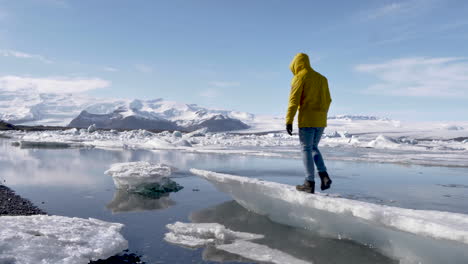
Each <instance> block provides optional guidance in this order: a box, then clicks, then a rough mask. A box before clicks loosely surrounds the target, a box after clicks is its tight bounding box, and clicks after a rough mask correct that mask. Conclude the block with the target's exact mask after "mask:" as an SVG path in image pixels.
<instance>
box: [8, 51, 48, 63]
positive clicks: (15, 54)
mask: <svg viewBox="0 0 468 264" xmlns="http://www.w3.org/2000/svg"><path fill="white" fill-rule="evenodd" d="M0 56H3V57H15V58H20V59H35V60H39V61H42V62H44V63H52V62H53V61H51V60H49V59H46V58H45V57H44V56H41V55H37V54H29V53H26V52H21V51H16V50H3V49H2V50H0Z"/></svg>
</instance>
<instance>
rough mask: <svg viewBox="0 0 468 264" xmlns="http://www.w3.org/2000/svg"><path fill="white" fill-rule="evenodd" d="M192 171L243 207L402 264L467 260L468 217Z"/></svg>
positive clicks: (238, 177) (256, 180)
mask: <svg viewBox="0 0 468 264" xmlns="http://www.w3.org/2000/svg"><path fill="white" fill-rule="evenodd" d="M191 172H192V173H194V174H196V175H199V176H201V177H203V178H205V179H207V180H208V181H210V182H211V183H213V184H214V185H215V186H216V187H217V188H218V189H219V190H221V191H223V192H226V193H228V194H229V195H231V196H232V197H233V198H234V199H235V200H236V201H237V202H238V203H239V204H241V205H242V206H243V207H245V208H246V209H248V210H251V211H253V212H256V213H258V214H261V215H266V216H268V218H270V219H271V220H273V221H275V222H278V223H282V224H286V225H291V226H295V227H301V228H305V229H310V230H314V231H315V232H318V233H320V234H322V235H324V236H330V237H335V238H340V239H350V240H353V241H356V242H358V243H360V244H363V245H369V246H371V247H375V248H377V249H379V250H380V251H382V252H383V253H384V254H385V255H387V256H392V257H395V258H398V259H399V260H400V261H401V263H419V262H421V263H438V262H434V261H433V260H434V259H440V256H444V257H447V258H449V259H450V258H451V259H455V262H451V263H463V262H457V261H460V260H463V259H464V260H466V259H468V253H467V250H468V215H464V214H457V213H449V212H440V211H428V210H413V209H405V208H398V207H391V206H386V205H377V204H372V203H367V202H362V201H356V200H350V199H344V198H336V197H329V196H325V195H323V194H315V195H311V194H306V193H302V192H298V191H296V190H295V188H294V187H293V186H290V185H285V184H280V183H274V182H266V181H262V180H258V179H253V178H246V177H240V176H234V175H228V174H220V173H215V172H209V171H202V170H196V169H192V170H191ZM438 248H439V251H440V248H443V249H444V250H443V251H442V252H439V251H438V250H437V249H438ZM428 249H429V250H428ZM435 252H437V253H435ZM434 254H437V256H436V255H434Z"/></svg>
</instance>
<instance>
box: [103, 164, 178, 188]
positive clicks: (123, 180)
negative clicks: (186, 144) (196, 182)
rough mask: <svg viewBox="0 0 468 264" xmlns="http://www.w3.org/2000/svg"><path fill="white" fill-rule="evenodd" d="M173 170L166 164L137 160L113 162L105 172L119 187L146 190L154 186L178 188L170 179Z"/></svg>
mask: <svg viewBox="0 0 468 264" xmlns="http://www.w3.org/2000/svg"><path fill="white" fill-rule="evenodd" d="M173 171H174V168H172V167H170V166H168V165H165V164H159V163H149V162H146V161H137V162H124V163H115V164H112V165H111V167H110V169H108V170H107V171H105V172H104V173H105V174H107V175H110V176H112V178H113V180H114V184H115V187H116V188H117V189H121V190H126V191H130V192H144V189H152V188H153V189H154V188H156V189H157V190H156V191H164V190H165V189H167V191H170V190H176V189H177V184H176V183H175V182H173V181H172V180H170V179H169V177H170V176H171V174H172V172H173Z"/></svg>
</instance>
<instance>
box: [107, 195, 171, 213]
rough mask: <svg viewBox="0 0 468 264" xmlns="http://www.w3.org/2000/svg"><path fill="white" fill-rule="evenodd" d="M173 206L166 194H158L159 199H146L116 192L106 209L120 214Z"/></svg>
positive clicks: (145, 197) (141, 196)
mask: <svg viewBox="0 0 468 264" xmlns="http://www.w3.org/2000/svg"><path fill="white" fill-rule="evenodd" d="M173 205H175V202H174V201H173V200H172V199H171V198H169V194H168V193H164V194H160V195H159V197H147V196H143V195H140V194H137V193H129V192H127V191H123V190H116V191H115V194H114V199H112V201H111V202H110V203H109V204H108V205H107V206H106V207H107V208H108V209H110V210H111V211H112V212H113V213H120V212H134V211H135V212H138V211H150V210H159V209H166V208H169V207H171V206H173Z"/></svg>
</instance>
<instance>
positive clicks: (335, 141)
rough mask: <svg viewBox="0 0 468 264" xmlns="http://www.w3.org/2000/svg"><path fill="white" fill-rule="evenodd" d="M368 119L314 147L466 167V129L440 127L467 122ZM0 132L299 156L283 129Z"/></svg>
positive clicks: (359, 156)
mask: <svg viewBox="0 0 468 264" xmlns="http://www.w3.org/2000/svg"><path fill="white" fill-rule="evenodd" d="M362 119H364V117H362ZM368 119H369V120H367V119H364V120H360V119H358V120H353V119H349V118H345V119H331V120H329V126H328V127H327V128H326V130H325V134H324V136H323V137H322V140H321V142H320V146H321V147H325V148H327V149H325V150H328V152H325V153H326V156H327V157H326V158H327V159H337V160H353V161H370V162H395V163H403V164H420V165H437V166H462V167H468V144H467V143H466V138H468V130H460V129H459V130H448V129H446V127H447V125H456V126H458V127H463V126H465V127H468V122H465V123H464V122H458V123H443V122H442V123H439V122H432V123H424V124H421V123H415V124H413V123H411V124H407V123H401V122H396V121H393V120H386V119H376V120H374V119H372V118H370V117H368ZM275 122H282V121H281V120H277V121H275ZM266 127H267V128H268V126H267V125H266ZM281 127H282V126H281ZM249 131H252V130H249ZM0 135H4V136H7V137H11V138H13V140H16V141H18V143H17V144H18V145H22V142H24V143H23V147H26V146H29V147H45V146H47V145H48V143H47V142H49V143H50V145H55V146H56V147H58V146H60V145H61V146H62V147H96V148H114V149H122V148H123V149H147V150H162V149H174V150H180V151H185V152H195V153H221V154H239V155H258V156H272V157H294V158H299V157H300V147H299V138H298V136H297V134H294V135H293V136H289V135H287V134H286V133H285V132H284V131H281V132H274V131H268V132H264V133H256V134H253V133H248V131H243V132H242V133H212V132H207V130H206V129H200V130H197V131H194V132H191V133H182V132H180V131H175V132H169V131H164V132H161V133H152V132H149V131H146V130H131V131H122V132H119V131H115V130H111V131H104V130H98V131H94V132H92V133H90V132H88V131H87V130H86V129H79V130H78V129H69V130H64V131H44V132H28V133H25V132H21V131H0ZM35 142H37V143H35ZM62 143H63V144H62ZM323 150H324V149H323V148H322V151H323Z"/></svg>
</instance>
